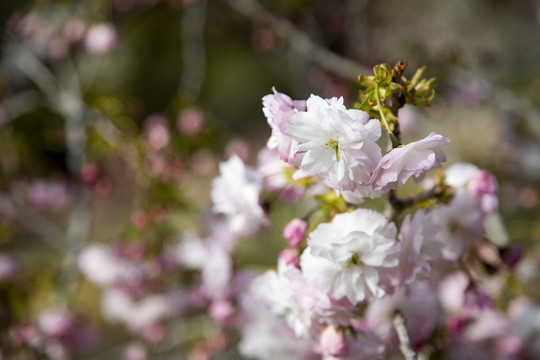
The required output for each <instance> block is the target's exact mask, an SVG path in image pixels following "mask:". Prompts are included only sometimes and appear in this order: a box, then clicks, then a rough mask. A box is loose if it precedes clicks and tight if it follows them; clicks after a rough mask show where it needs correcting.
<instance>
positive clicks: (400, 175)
mask: <svg viewBox="0 0 540 360" xmlns="http://www.w3.org/2000/svg"><path fill="white" fill-rule="evenodd" d="M449 141H450V140H449V139H447V138H445V137H443V136H441V135H438V134H435V133H431V134H429V135H428V136H427V137H426V138H424V139H422V140H419V141H415V142H412V143H409V144H407V145H405V146H403V147H398V148H395V149H392V150H391V151H390V152H388V153H387V154H386V155H384V156H383V158H382V159H381V161H380V162H379V164H378V165H377V168H376V169H375V170H374V172H373V175H372V176H371V184H372V186H373V187H374V188H375V189H377V190H381V191H383V192H384V193H386V192H388V191H390V190H395V189H396V188H397V187H398V185H401V186H403V185H405V182H407V180H408V179H409V178H410V177H413V178H414V180H415V181H417V182H418V181H420V180H422V179H423V177H424V175H425V173H426V171H429V170H431V169H436V168H440V167H441V166H442V163H443V162H445V161H446V156H445V155H444V152H443V151H442V150H441V149H440V147H441V146H443V145H446V144H448V142H449Z"/></svg>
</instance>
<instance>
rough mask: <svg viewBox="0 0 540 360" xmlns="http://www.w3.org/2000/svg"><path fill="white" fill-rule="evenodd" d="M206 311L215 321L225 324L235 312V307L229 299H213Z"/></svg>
mask: <svg viewBox="0 0 540 360" xmlns="http://www.w3.org/2000/svg"><path fill="white" fill-rule="evenodd" d="M208 312H209V314H210V316H211V317H212V319H214V321H215V322H217V323H218V324H220V325H227V324H228V323H229V322H230V321H231V319H232V317H233V316H234V314H235V308H234V306H233V304H232V303H231V302H230V301H229V300H224V299H222V300H214V301H213V302H212V304H210V308H209V309H208Z"/></svg>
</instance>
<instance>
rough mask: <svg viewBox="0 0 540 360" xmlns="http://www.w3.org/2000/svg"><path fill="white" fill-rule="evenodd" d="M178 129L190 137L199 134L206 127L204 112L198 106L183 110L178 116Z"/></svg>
mask: <svg viewBox="0 0 540 360" xmlns="http://www.w3.org/2000/svg"><path fill="white" fill-rule="evenodd" d="M177 125H178V130H179V131H180V132H181V133H182V134H184V135H186V136H189V137H192V136H196V135H198V134H199V133H200V132H201V131H202V129H203V127H204V114H203V112H202V111H201V110H200V109H198V108H189V109H185V110H184V111H182V113H181V114H180V116H179V117H178V123H177Z"/></svg>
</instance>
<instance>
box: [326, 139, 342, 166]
mask: <svg viewBox="0 0 540 360" xmlns="http://www.w3.org/2000/svg"><path fill="white" fill-rule="evenodd" d="M324 140H326V143H325V144H324V145H325V146H328V147H329V148H331V149H334V151H335V152H336V160H337V161H339V144H338V142H337V141H336V140H334V139H330V138H328V139H326V138H325V139H324Z"/></svg>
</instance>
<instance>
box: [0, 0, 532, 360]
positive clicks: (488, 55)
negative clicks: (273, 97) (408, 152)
mask: <svg viewBox="0 0 540 360" xmlns="http://www.w3.org/2000/svg"><path fill="white" fill-rule="evenodd" d="M0 21H1V26H2V47H1V73H0V74H1V85H0V307H1V309H0V336H1V337H2V343H0V344H1V345H2V346H0V347H5V348H6V349H7V348H8V347H11V346H12V345H9V344H8V343H10V344H11V342H13V341H15V340H13V337H14V336H15V335H13V334H14V330H13V329H14V328H16V329H17V331H15V332H16V333H17V334H19V333H21V334H23V335H20V334H19V335H17V336H19V337H20V338H21V339H22V340H21V339H19V338H17V337H16V336H15V338H16V339H19V342H20V343H21V344H22V343H24V342H25V341H27V340H24V339H26V338H27V337H28V336H30V335H28V332H32V331H41V332H42V333H43V336H44V337H47V336H49V337H53V338H55V339H57V338H59V336H57V335H58V334H56V335H54V334H55V333H54V331H58V329H57V328H55V329H56V330H54V331H52V330H51V331H52V333H51V332H49V333H47V331H46V330H44V329H48V328H47V326H46V325H43V323H47V322H46V320H43V317H44V316H43V314H44V313H45V314H49V315H50V312H51V310H48V309H51V308H54V309H56V310H54V311H56V314H57V315H58V313H59V312H61V311H64V313H62V314H63V315H62V316H64V317H61V316H57V318H62V319H64V321H67V320H65V319H66V316H67V315H65V312H66V311H67V310H66V309H70V311H71V312H74V313H76V315H73V316H75V317H71V318H69V319H70V321H72V322H73V323H77V322H76V321H81V322H82V321H84V323H85V326H86V327H87V328H88V330H87V333H85V334H83V335H81V339H79V338H77V339H71V338H70V339H69V341H68V340H65V341H64V342H62V341H60V340H58V341H57V342H58V343H59V344H60V345H58V346H57V347H58V348H61V350H58V349H56V348H53V349H52V350H51V349H50V348H46V349H45V350H43V349H41V350H40V351H41V352H39V351H38V352H37V353H36V352H35V351H34V350H29V349H30V348H32V349H34V348H40V346H41V345H39V344H38V345H36V346H34V347H32V346H29V347H28V346H27V347H28V349H26V350H24V351H22V352H20V353H19V354H18V355H17V356H20V357H19V358H21V359H26V358H29V359H32V358H34V357H32V356H37V358H40V357H39V356H46V357H51V358H58V359H61V358H62V357H61V356H62V354H63V353H62V351H64V353H66V354H70V355H66V356H67V357H66V358H69V356H72V357H75V358H81V359H91V358H92V359H108V358H111V359H116V358H120V356H121V355H119V354H125V352H126V351H132V354H131V355H132V356H135V355H137V354H139V353H137V351H139V352H142V350H141V349H140V347H141V346H140V344H141V343H143V344H145V345H144V346H143V348H144V349H150V350H145V351H149V352H150V353H151V354H153V355H152V356H151V357H150V358H152V359H154V358H156V359H157V358H163V359H165V358H173V357H174V358H175V359H177V358H183V357H182V356H188V355H186V354H189V356H190V358H191V359H199V358H197V357H196V356H197V354H198V352H197V351H199V350H198V349H199V348H198V346H199V347H200V346H202V345H200V344H201V339H205V342H204V344H205V345H204V346H206V347H209V346H210V345H208V344H214V345H213V346H214V347H216V348H217V349H219V347H220V346H223V344H222V343H220V341H222V340H223V339H221V338H220V337H219V336H218V335H219V333H218V332H216V331H214V330H213V328H212V326H211V325H209V324H208V321H206V322H205V320H201V318H200V317H198V318H197V317H195V319H194V320H193V319H192V320H189V319H188V320H185V321H184V320H182V321H178V322H177V324H176V325H174V324H173V325H169V327H167V328H165V329H166V330H164V329H157V330H156V329H153V330H152V329H151V330H148V331H147V332H146V333H143V334H137V335H136V336H135V335H133V331H130V330H129V329H127V330H126V329H125V327H123V326H122V325H114V324H111V322H110V321H107V320H106V319H104V317H103V315H102V311H101V307H100V298H101V291H100V289H99V288H98V287H96V286H95V285H93V284H92V283H90V282H88V281H87V280H85V279H84V278H82V277H81V276H80V274H79V270H78V265H77V259H78V256H79V254H80V252H81V250H82V249H83V248H84V247H85V246H87V245H88V244H94V243H102V244H109V245H111V244H113V245H114V246H118V247H123V248H122V249H124V248H127V250H125V249H124V250H122V251H127V252H131V253H130V254H132V255H130V256H135V257H136V256H139V257H141V258H144V257H145V256H147V254H155V253H159V252H161V251H163V250H164V249H166V248H167V246H168V244H170V243H172V242H174V241H176V239H177V237H178V234H179V233H180V232H183V231H185V230H186V229H192V228H196V227H197V226H200V225H201V221H202V220H201V216H200V214H202V213H204V211H205V209H207V208H208V206H209V204H210V201H209V189H210V183H211V179H212V178H213V177H214V176H216V174H217V171H218V167H217V164H218V163H219V161H222V160H224V159H227V158H228V157H229V156H230V155H231V154H238V155H239V156H240V157H241V158H242V159H244V160H246V161H247V162H248V163H249V164H251V165H255V164H256V159H257V152H258V150H259V149H261V148H262V147H263V146H264V145H265V143H266V140H267V139H268V136H269V135H270V128H269V127H268V125H267V123H266V119H265V118H264V115H263V113H262V103H261V98H262V97H263V96H264V95H266V94H269V93H271V91H272V87H275V88H276V89H277V90H278V91H280V92H283V93H286V94H288V95H289V96H291V97H292V98H293V99H306V98H307V97H308V96H309V95H310V94H312V93H313V94H318V95H320V96H322V97H327V98H328V97H332V96H343V97H344V99H345V103H346V104H347V105H348V106H353V105H354V103H355V101H356V100H357V94H358V90H359V87H358V83H357V76H358V75H359V74H366V75H369V74H371V72H372V70H371V69H372V67H373V66H374V65H375V64H379V63H388V64H390V65H392V66H393V65H394V64H395V63H396V62H397V61H399V60H406V61H407V62H408V64H409V71H408V72H406V73H405V75H406V76H409V77H410V76H412V75H413V74H414V70H415V69H416V68H419V67H421V66H427V68H426V72H425V74H426V76H427V77H435V78H436V81H435V83H434V87H435V89H436V92H437V95H436V97H435V99H434V100H433V102H432V106H431V107H429V108H422V109H417V108H415V109H412V108H409V107H405V108H403V109H402V110H401V113H400V122H401V128H402V131H403V136H404V140H405V142H407V141H411V140H417V139H420V138H423V137H425V136H426V135H427V134H428V133H429V132H430V131H436V132H438V133H440V134H443V135H444V136H447V137H449V138H450V139H451V144H450V145H449V146H448V147H447V148H446V149H445V152H446V154H447V155H448V158H449V162H458V161H466V162H472V163H474V164H476V165H477V166H479V167H481V168H485V169H487V170H489V171H491V172H493V173H494V174H495V175H496V176H497V177H498V180H499V186H500V209H501V223H502V224H503V225H504V227H505V228H506V230H504V228H502V227H501V228H500V230H499V231H500V232H501V233H505V234H506V233H507V236H506V235H504V234H503V235H501V238H506V237H507V238H508V239H510V241H511V242H512V243H514V244H517V245H520V246H523V248H524V249H525V251H526V254H528V255H529V256H532V257H533V258H534V260H533V264H535V266H537V265H538V262H540V256H537V255H534V254H535V250H536V249H537V247H538V245H537V244H538V242H539V241H540V220H539V218H538V214H539V212H538V210H539V204H538V191H539V188H540V110H539V109H540V91H539V90H538V89H539V88H540V65H539V61H538V59H539V58H540V45H539V44H540V2H539V1H537V0H523V1H519V2H516V1H510V0H461V1H420V0H410V1H407V2H403V1H397V0H387V1H369V0H342V1H329V0H269V1H262V0H220V1H205V0H92V1H60V0H57V1H54V0H40V1H16V2H15V1H4V2H2V3H1V4H0ZM278 206H279V205H278ZM282 207H283V208H282V211H281V212H280V213H281V214H282V219H281V218H280V219H273V220H274V222H275V223H276V224H284V222H285V221H286V219H289V218H290V217H292V216H293V214H294V210H295V209H294V208H290V207H287V206H282ZM281 228H282V226H281V225H279V226H275V229H270V230H268V231H267V232H266V233H265V234H263V235H262V236H261V239H260V240H259V239H257V241H252V242H249V243H246V245H245V247H244V248H243V249H240V250H239V254H238V259H239V260H238V261H239V264H253V266H260V265H273V264H274V263H275V259H276V254H277V253H278V252H279V250H280V249H281V248H282V247H283V243H282V241H283V240H279V234H280V232H281ZM126 244H128V245H126ZM119 251H120V250H119ZM133 254H136V255H133ZM156 271H157V270H156ZM160 274H161V273H160ZM160 276H161V275H159V276H158V275H156V277H160ZM183 276H187V277H189V274H188V275H185V274H184V275H183ZM531 276H532V275H531ZM535 279H537V278H534V276H533V279H532V280H531V279H529V280H530V281H531V282H532V283H534V280H535ZM175 281H176V282H180V283H182V282H185V281H186V280H185V279H176V278H175V279H174V280H171V279H168V280H167V281H166V282H167V284H170V283H174V282H175ZM160 286H165V285H164V284H160ZM524 291H528V292H529V293H530V294H536V296H538V295H539V294H538V293H537V292H538V291H539V290H538V289H536V290H535V289H534V288H532V287H531V289H526V290H524ZM535 291H536V293H535ZM59 308H61V309H63V310H61V311H60V310H58V309H59ZM47 311H49V313H48V312H47ZM54 311H53V313H54ZM70 316H71V315H70ZM50 318H51V316H49V319H50ZM52 318H53V319H57V318H54V316H53V317H52ZM36 319H38V320H36ZM39 319H41V320H39ZM45 319H47V317H45ZM74 319H75V320H74ZM82 319H84V320H82ZM36 321H37V322H38V323H39V321H41V323H40V324H42V325H36V326H37V327H32V326H33V325H32V324H34V323H36ZM56 321H59V320H56ZM50 322H52V323H54V321H52V320H51V321H50ZM113 323H114V322H113ZM70 324H71V323H70ZM77 324H78V323H77ZM49 325H50V324H49ZM40 326H41V328H40ZM50 326H52V325H50ZM66 326H67V325H66ZM53 327H54V326H53ZM79 328H83V327H82V326H80V327H79ZM39 329H41V330H39ZM152 331H153V332H152ZM160 331H161V332H164V331H165V332H166V331H172V332H173V333H174V334H177V335H175V336H174V338H176V339H177V340H178V339H180V340H179V341H177V342H176V343H175V342H165V344H164V343H163V342H162V341H161V340H162V338H163V336H164V335H163V334H162V333H160ZM209 333H210V334H211V335H212V336H214V335H215V334H218V335H216V336H215V339H214V340H212V341H214V343H212V342H209V341H208V339H213V338H212V337H211V336H209V335H208V334H209ZM51 334H53V335H51ZM160 334H161V335H160ZM178 334H180V335H178ZM186 334H188V335H186ZM55 336H56V337H55ZM30 337H31V336H30ZM135 338H136V339H139V338H140V339H141V340H140V342H138V341H139V340H133V339H135ZM40 341H41V343H46V341H43V339H41V340H40ZM70 341H71V342H72V343H76V344H78V345H76V346H72V347H73V348H75V349H76V350H73V349H71V348H70V345H69V342H70ZM78 341H80V343H79V342H78ZM133 341H135V342H133ZM38 342H39V341H38ZM41 343H40V344H41ZM64 343H65V344H68V345H65V344H64ZM8 345H9V346H8ZM83 345H85V346H83ZM25 346H26V345H25ZM62 346H64V348H62ZM129 346H132V347H131V348H129ZM137 346H139V347H137ZM126 348H127V349H128V350H126ZM55 349H56V350H55ZM54 351H56V353H55V352H54ZM231 351H232V350H231ZM21 354H22V355H21ZM36 354H38V355H36ZM39 354H41V355H39ZM43 354H46V355H43ZM51 354H53V355H51ZM54 354H56V355H54ZM58 354H60V355H58ZM133 354H135V355H133ZM25 356H26V357H25ZM55 356H56V357H55ZM126 356H127V355H126ZM179 356H180V357H179ZM201 356H202V355H201ZM222 356H224V357H227V356H228V357H229V358H236V356H237V354H236V353H234V352H233V353H225V354H224V355H222ZM7 358H9V356H8V357H7ZM14 358H15V357H14ZM130 359H138V358H136V357H132V358H130ZM201 359H202V358H201Z"/></svg>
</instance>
